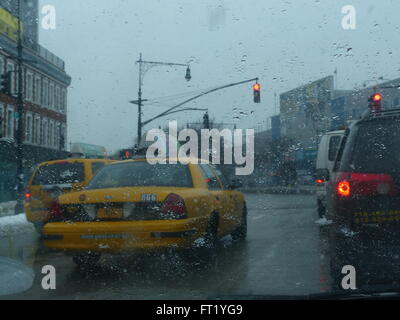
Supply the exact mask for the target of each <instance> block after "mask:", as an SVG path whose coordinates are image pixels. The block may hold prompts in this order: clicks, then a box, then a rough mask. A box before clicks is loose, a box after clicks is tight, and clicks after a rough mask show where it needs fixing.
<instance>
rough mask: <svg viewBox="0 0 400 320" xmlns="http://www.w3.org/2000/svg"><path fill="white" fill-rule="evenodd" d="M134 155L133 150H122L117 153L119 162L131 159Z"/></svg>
mask: <svg viewBox="0 0 400 320" xmlns="http://www.w3.org/2000/svg"><path fill="white" fill-rule="evenodd" d="M134 154H135V152H134V149H122V150H121V151H120V152H119V158H120V159H121V160H127V159H132V157H133V155H134Z"/></svg>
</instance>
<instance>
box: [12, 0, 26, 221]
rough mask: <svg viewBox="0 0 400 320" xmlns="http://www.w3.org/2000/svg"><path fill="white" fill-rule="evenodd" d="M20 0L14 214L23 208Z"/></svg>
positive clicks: (19, 10)
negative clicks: (15, 201)
mask: <svg viewBox="0 0 400 320" xmlns="http://www.w3.org/2000/svg"><path fill="white" fill-rule="evenodd" d="M21 31H22V30H21V0H18V40H17V41H18V44H17V67H18V95H17V110H18V128H17V137H16V138H17V139H16V140H17V145H16V160H17V172H16V175H17V204H16V206H15V211H14V213H15V214H19V213H21V212H23V209H24V194H23V191H24V190H23V189H24V173H23V142H22V140H23V125H24V123H23V118H24V117H23V112H24V99H23V91H22V90H23V86H22V82H23V78H22V64H23V57H22V50H23V46H22V35H21Z"/></svg>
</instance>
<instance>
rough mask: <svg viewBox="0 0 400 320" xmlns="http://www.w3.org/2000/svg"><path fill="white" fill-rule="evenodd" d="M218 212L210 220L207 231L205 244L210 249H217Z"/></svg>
mask: <svg viewBox="0 0 400 320" xmlns="http://www.w3.org/2000/svg"><path fill="white" fill-rule="evenodd" d="M218 221H219V218H218V214H217V213H214V214H213V215H212V216H211V218H210V221H209V222H208V226H207V231H206V235H205V246H206V248H208V249H211V250H213V249H215V247H216V246H217V244H218Z"/></svg>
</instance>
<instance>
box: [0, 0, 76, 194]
mask: <svg viewBox="0 0 400 320" xmlns="http://www.w3.org/2000/svg"><path fill="white" fill-rule="evenodd" d="M16 3H17V1H15V0H0V75H3V74H4V73H5V72H7V71H16V70H17V64H16V60H15V59H14V58H13V57H15V56H16V55H17V42H16V40H17V36H18V32H17V30H18V19H17V17H16V16H15V15H16ZM21 5H22V6H21V17H22V19H21V24H22V29H23V48H24V49H23V58H24V59H25V60H26V62H25V63H24V66H23V96H24V113H23V125H24V130H23V142H24V149H23V150H24V151H23V153H24V160H23V164H24V170H25V179H27V178H28V177H29V174H30V170H31V169H32V168H33V166H34V165H35V164H37V163H40V162H43V161H46V160H50V159H57V158H61V157H65V156H66V155H67V152H66V141H67V89H68V86H69V85H70V83H71V78H70V76H69V75H68V74H67V73H66V72H65V64H64V61H63V60H61V59H60V58H59V57H57V56H56V55H54V54H53V53H51V52H50V51H49V50H47V49H45V48H44V47H42V46H41V45H40V44H39V43H38V36H37V35H38V22H37V21H38V1H37V0H25V1H21ZM17 85H18V83H17V74H16V72H13V73H12V84H11V91H12V94H11V95H6V94H3V93H0V201H1V200H4V198H6V199H9V198H10V197H12V194H13V191H11V190H12V188H13V187H14V186H15V183H16V180H15V173H16V169H15V168H16V157H15V149H16V148H15V138H16V130H17V125H18V121H17V115H18V114H17V106H16V102H17V101H16V93H17V89H18V88H17ZM2 197H3V199H2Z"/></svg>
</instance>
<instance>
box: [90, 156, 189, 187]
mask: <svg viewBox="0 0 400 320" xmlns="http://www.w3.org/2000/svg"><path fill="white" fill-rule="evenodd" d="M137 186H157V187H158V186H160V187H162V186H164V187H189V188H190V187H193V183H192V178H191V174H190V171H189V167H188V166H187V165H182V164H155V165H152V164H150V163H148V162H146V161H137V162H127V163H118V164H113V165H109V166H106V167H104V168H103V169H101V170H100V171H99V172H98V173H97V175H96V176H95V177H94V178H93V179H92V180H91V181H90V183H89V184H88V186H87V189H102V188H118V187H137Z"/></svg>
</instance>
